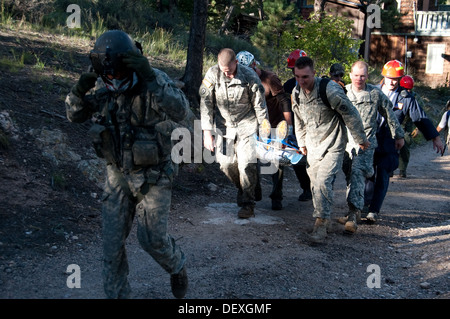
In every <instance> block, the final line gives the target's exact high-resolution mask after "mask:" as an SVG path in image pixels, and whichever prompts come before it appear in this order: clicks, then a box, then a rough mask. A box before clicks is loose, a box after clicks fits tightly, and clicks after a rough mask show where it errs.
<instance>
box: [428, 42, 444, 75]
mask: <svg viewBox="0 0 450 319" xmlns="http://www.w3.org/2000/svg"><path fill="white" fill-rule="evenodd" d="M444 53H445V44H428V48H427V67H426V70H425V73H429V74H442V73H444V59H443V58H442V54H444Z"/></svg>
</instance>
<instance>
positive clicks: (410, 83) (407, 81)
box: [400, 75, 414, 90]
mask: <svg viewBox="0 0 450 319" xmlns="http://www.w3.org/2000/svg"><path fill="white" fill-rule="evenodd" d="M400 86H402V87H404V88H405V89H407V90H412V88H413V87H414V79H413V78H412V77H411V76H409V75H405V76H404V77H402V79H401V80H400Z"/></svg>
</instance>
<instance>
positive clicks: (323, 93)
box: [294, 78, 331, 108]
mask: <svg viewBox="0 0 450 319" xmlns="http://www.w3.org/2000/svg"><path fill="white" fill-rule="evenodd" d="M330 81H331V79H330V78H322V79H321V80H320V83H319V95H320V98H321V99H322V102H323V103H324V104H325V105H326V106H328V107H329V108H331V104H330V102H329V101H328V97H327V85H328V82H330ZM297 86H298V84H297V85H296V87H297ZM299 93H300V91H299V90H297V92H296V95H295V96H294V99H295V100H297V98H298V94H299Z"/></svg>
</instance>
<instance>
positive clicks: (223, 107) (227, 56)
mask: <svg viewBox="0 0 450 319" xmlns="http://www.w3.org/2000/svg"><path fill="white" fill-rule="evenodd" d="M199 93H200V97H201V101H200V115H201V125H202V130H203V136H204V146H205V148H206V149H208V150H210V151H214V148H215V147H216V148H217V151H216V153H215V155H216V160H217V161H218V162H219V164H220V169H221V170H222V171H223V172H224V174H225V175H226V176H227V177H228V179H229V180H230V181H231V182H232V183H233V184H234V185H235V186H236V188H237V189H238V195H237V204H238V206H240V207H241V208H240V210H239V212H238V217H239V218H249V217H252V216H254V207H255V200H261V186H260V182H259V172H258V163H257V159H256V144H255V139H254V134H255V133H256V132H257V130H258V124H261V123H262V122H263V121H264V120H266V121H268V114H267V107H266V101H265V99H264V88H263V86H262V84H261V81H260V80H259V78H258V75H257V74H256V73H255V72H254V71H253V70H252V69H251V68H248V67H246V66H243V65H238V61H237V59H236V54H235V53H234V51H233V50H231V49H228V48H225V49H222V50H221V51H220V52H219V55H218V64H216V65H214V66H212V67H211V68H210V69H209V70H208V71H207V72H206V74H205V77H204V79H203V81H202V84H201V86H200V90H199ZM224 126H225V130H226V134H225V135H223V134H222V132H223V131H221V129H223V128H224ZM269 128H270V126H269ZM213 132H214V135H215V136H216V139H214V137H213ZM224 137H225V138H226V140H223V138H224ZM225 143H226V145H225Z"/></svg>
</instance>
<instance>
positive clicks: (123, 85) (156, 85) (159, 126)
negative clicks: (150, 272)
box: [66, 30, 189, 298]
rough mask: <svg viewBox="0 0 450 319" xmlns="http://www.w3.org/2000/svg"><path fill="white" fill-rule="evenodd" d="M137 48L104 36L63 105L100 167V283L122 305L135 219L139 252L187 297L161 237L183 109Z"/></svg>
mask: <svg viewBox="0 0 450 319" xmlns="http://www.w3.org/2000/svg"><path fill="white" fill-rule="evenodd" d="M139 47H140V46H139V45H138V44H137V43H135V42H133V41H132V40H131V38H130V36H129V35H128V34H126V33H125V32H123V31H119V30H112V31H107V32H105V33H104V34H102V35H101V36H100V37H99V38H98V39H97V41H96V42H95V45H94V48H93V50H92V51H91V53H90V60H91V63H92V67H93V71H94V72H89V73H83V74H81V76H80V79H79V80H78V82H77V83H76V84H75V85H74V87H73V88H72V89H71V91H70V93H69V94H68V95H67V98H66V113H67V118H68V119H69V121H71V122H75V123H82V122H85V121H86V120H92V121H93V123H94V124H93V126H92V127H91V129H90V130H89V132H88V133H89V135H90V136H91V138H92V141H93V144H94V148H95V150H96V152H97V155H98V156H99V157H101V158H104V160H105V163H106V174H107V178H106V183H105V188H104V196H103V206H102V220H103V225H102V226H103V284H104V291H105V293H106V296H107V297H108V298H127V297H128V296H129V294H130V285H129V283H128V280H127V275H128V262H127V257H126V252H125V240H126V238H127V237H128V235H129V232H130V230H131V225H132V222H133V219H134V216H136V218H137V222H138V223H137V224H138V226H137V237H138V239H139V242H140V244H141V246H142V247H143V249H144V250H145V251H147V252H148V253H149V254H150V255H151V256H152V257H153V258H154V259H155V261H156V262H157V263H158V264H159V265H161V267H162V268H163V269H164V270H166V271H167V272H168V273H169V274H170V275H171V277H170V281H171V286H172V293H173V295H174V296H175V297H177V298H183V297H184V295H185V293H186V290H187V285H188V281H187V273H186V268H185V255H184V253H183V251H182V250H181V248H180V247H179V245H177V244H176V243H175V240H174V239H173V238H172V237H171V236H170V235H169V234H168V232H167V221H168V216H169V210H170V202H171V195H172V191H171V185H172V180H173V176H174V167H173V163H172V161H171V158H170V154H171V149H172V141H171V131H172V128H173V127H174V125H175V123H174V122H180V121H182V120H183V119H184V118H185V116H186V115H187V112H188V108H189V104H188V101H187V99H186V97H185V95H184V94H183V92H182V91H181V90H180V89H178V88H177V87H176V86H175V84H174V83H173V81H172V80H170V78H169V77H168V76H167V74H165V73H164V72H162V71H160V70H158V69H155V68H152V67H151V66H150V64H149V62H148V60H147V58H145V57H144V56H143V55H142V52H141V50H140V49H139Z"/></svg>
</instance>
